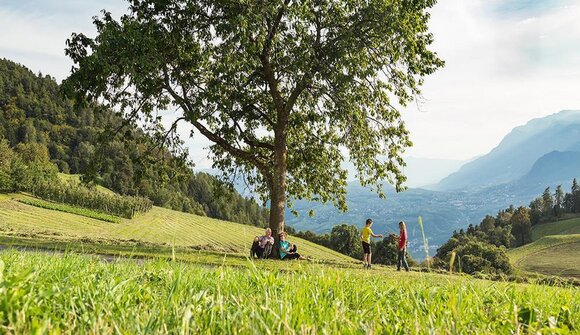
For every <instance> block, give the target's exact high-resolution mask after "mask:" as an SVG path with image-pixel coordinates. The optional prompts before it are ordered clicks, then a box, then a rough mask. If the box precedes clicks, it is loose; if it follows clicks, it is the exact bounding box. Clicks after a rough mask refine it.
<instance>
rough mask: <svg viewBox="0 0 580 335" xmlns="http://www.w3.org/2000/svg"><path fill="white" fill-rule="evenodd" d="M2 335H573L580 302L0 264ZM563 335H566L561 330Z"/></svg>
mask: <svg viewBox="0 0 580 335" xmlns="http://www.w3.org/2000/svg"><path fill="white" fill-rule="evenodd" d="M0 260H2V263H0V267H3V268H2V271H1V274H2V277H1V278H0V333H13V334H24V333H35V332H38V333H40V334H42V333H59V332H60V333H74V334H82V333H98V334H109V333H110V334H117V333H123V334H124V333H131V334H133V333H137V334H157V333H162V334H164V333H171V334H189V333H192V334H194V333H219V334H285V333H312V334H313V333H320V334H324V333H328V334H338V333H341V334H352V333H356V334H360V333H375V334H376V333H388V334H428V333H435V334H449V333H451V334H454V333H461V334H476V333H479V334H482V333H483V334H510V333H518V332H519V333H520V334H522V333H528V332H530V333H533V332H536V331H541V332H545V333H550V332H554V333H555V332H559V333H561V334H567V333H573V332H575V331H577V330H571V328H572V327H573V326H574V325H576V326H578V325H580V301H579V298H578V296H579V291H578V289H573V288H553V287H542V286H533V285H517V284H508V283H495V282H486V281H478V280H473V279H469V278H461V277H449V276H440V275H434V274H421V273H409V274H406V273H405V274H399V273H397V274H395V273H394V272H382V271H362V270H353V269H336V268H331V267H328V266H323V265H316V264H309V263H299V262H277V263H276V264H279V268H280V269H279V270H268V269H264V268H261V263H255V264H254V263H250V262H248V263H247V264H246V265H247V266H245V267H199V266H192V265H188V264H183V263H176V262H166V261H145V262H142V263H139V262H135V261H119V262H113V263H105V262H102V261H100V260H98V259H95V258H89V257H83V256H76V255H64V256H58V255H53V256H51V255H46V254H37V253H19V252H15V251H4V252H2V253H0ZM557 328H558V329H557Z"/></svg>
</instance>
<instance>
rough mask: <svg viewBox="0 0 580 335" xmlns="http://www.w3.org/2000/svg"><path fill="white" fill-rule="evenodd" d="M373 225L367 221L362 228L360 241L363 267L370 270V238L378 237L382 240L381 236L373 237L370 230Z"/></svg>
mask: <svg viewBox="0 0 580 335" xmlns="http://www.w3.org/2000/svg"><path fill="white" fill-rule="evenodd" d="M372 225H373V220H372V219H367V221H366V223H365V226H364V228H363V229H362V231H361V235H360V240H361V242H362V247H363V267H364V268H367V269H370V268H371V236H372V237H375V238H376V237H380V238H382V237H383V235H382V234H378V235H375V234H374V233H373V231H372V229H371V226H372Z"/></svg>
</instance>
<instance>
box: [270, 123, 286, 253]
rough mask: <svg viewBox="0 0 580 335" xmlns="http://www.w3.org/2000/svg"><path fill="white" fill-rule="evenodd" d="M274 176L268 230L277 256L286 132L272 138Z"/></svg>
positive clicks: (283, 202) (283, 196)
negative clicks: (273, 241)
mask: <svg viewBox="0 0 580 335" xmlns="http://www.w3.org/2000/svg"><path fill="white" fill-rule="evenodd" d="M274 150H275V152H274V176H273V181H272V185H271V188H270V229H272V235H273V236H274V240H275V246H276V247H275V248H274V255H275V256H278V248H277V246H278V242H279V241H280V236H279V233H281V232H283V231H284V217H285V213H286V168H287V167H286V158H287V153H286V151H287V149H286V130H285V129H284V130H282V131H281V132H279V133H277V134H276V136H275V138H274Z"/></svg>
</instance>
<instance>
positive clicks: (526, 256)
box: [508, 234, 580, 278]
mask: <svg viewBox="0 0 580 335" xmlns="http://www.w3.org/2000/svg"><path fill="white" fill-rule="evenodd" d="M508 256H509V257H510V260H511V261H512V262H513V263H514V265H515V266H516V268H518V269H521V270H524V271H532V272H539V273H543V274H549V275H561V276H570V277H576V278H580V234H574V235H553V236H545V237H542V238H540V239H539V240H537V241H535V242H532V243H530V244H527V245H524V246H522V247H519V248H515V249H511V250H509V251H508Z"/></svg>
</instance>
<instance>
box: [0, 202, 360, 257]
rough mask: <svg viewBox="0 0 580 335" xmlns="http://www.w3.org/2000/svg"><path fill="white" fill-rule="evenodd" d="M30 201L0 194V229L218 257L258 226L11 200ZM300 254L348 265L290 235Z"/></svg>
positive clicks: (242, 247) (244, 242)
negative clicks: (84, 212) (120, 215)
mask: <svg viewBox="0 0 580 335" xmlns="http://www.w3.org/2000/svg"><path fill="white" fill-rule="evenodd" d="M12 198H13V199H31V198H30V197H27V196H25V195H22V194H11V195H10V197H9V196H6V197H4V200H2V196H1V195H0V200H1V201H0V228H2V227H4V229H5V230H10V231H11V232H12V233H15V234H16V233H18V234H43V235H47V234H52V233H57V234H59V235H60V236H61V237H63V238H65V237H66V238H70V239H85V238H91V239H99V240H119V239H120V240H136V241H140V242H144V243H154V244H167V245H175V246H177V247H186V248H192V249H202V250H208V251H215V252H223V253H235V254H240V255H243V256H246V255H249V248H250V246H251V244H252V240H253V238H254V236H257V235H260V234H263V233H264V230H263V229H261V228H257V227H253V226H248V225H242V224H237V223H232V222H226V221H222V220H216V219H212V218H208V217H202V216H197V215H192V214H187V213H182V212H177V211H172V210H169V209H166V208H160V207H153V208H152V209H151V210H150V211H148V212H147V213H145V214H142V215H139V216H137V217H136V218H134V219H132V220H122V221H121V222H120V223H118V224H114V225H113V224H110V223H108V222H103V221H100V220H95V219H92V218H87V217H79V216H76V215H72V214H69V213H63V212H58V211H52V210H47V209H43V208H38V207H30V206H26V205H24V204H21V203H19V202H18V201H16V200H13V199H12ZM290 241H291V242H292V243H295V244H296V245H297V246H298V248H299V250H300V252H301V253H304V255H305V256H308V257H312V258H315V259H320V260H330V261H346V262H352V261H354V260H353V259H352V258H350V257H348V256H345V255H343V254H340V253H338V252H336V251H333V250H330V249H328V248H325V247H323V246H320V245H317V244H314V243H312V242H309V241H306V240H302V239H299V238H295V237H291V238H290Z"/></svg>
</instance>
